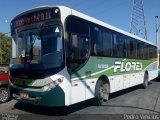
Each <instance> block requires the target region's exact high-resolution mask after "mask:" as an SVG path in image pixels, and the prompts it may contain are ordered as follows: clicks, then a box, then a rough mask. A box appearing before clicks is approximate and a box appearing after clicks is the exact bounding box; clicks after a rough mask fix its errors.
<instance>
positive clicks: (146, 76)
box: [142, 73, 148, 89]
mask: <svg viewBox="0 0 160 120" xmlns="http://www.w3.org/2000/svg"><path fill="white" fill-rule="evenodd" d="M147 86H148V74H147V73H145V74H144V81H143V84H142V88H143V89H146V88H147Z"/></svg>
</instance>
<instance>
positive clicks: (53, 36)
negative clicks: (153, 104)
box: [10, 6, 158, 107]
mask: <svg viewBox="0 0 160 120" xmlns="http://www.w3.org/2000/svg"><path fill="white" fill-rule="evenodd" d="M117 22H118V21H117ZM11 37H12V55H11V62H10V77H11V78H10V89H11V92H12V97H13V98H14V99H16V100H18V101H21V102H28V103H31V104H35V105H41V106H53V107H56V106H69V105H72V104H75V103H79V102H82V101H85V100H89V99H92V98H93V99H94V103H95V104H96V105H102V104H103V103H104V102H106V101H107V100H108V99H109V94H110V93H114V92H117V91H120V90H123V89H127V88H129V87H132V86H136V85H142V86H143V87H144V88H146V87H147V85H148V82H149V81H151V80H153V79H154V78H156V77H157V76H158V58H157V46H156V45H154V44H153V43H151V42H149V41H146V40H144V39H142V38H140V37H137V36H135V35H132V34H130V33H128V32H125V31H123V30H121V29H118V28H116V27H114V26H111V25H109V24H107V23H104V22H102V21H100V20H97V19H94V18H92V17H90V16H87V15H85V14H83V13H80V12H78V11H76V10H73V9H71V8H68V7H65V6H41V7H37V8H33V9H30V10H27V11H25V12H23V13H20V14H19V15H17V16H16V17H14V18H13V19H12V21H11Z"/></svg>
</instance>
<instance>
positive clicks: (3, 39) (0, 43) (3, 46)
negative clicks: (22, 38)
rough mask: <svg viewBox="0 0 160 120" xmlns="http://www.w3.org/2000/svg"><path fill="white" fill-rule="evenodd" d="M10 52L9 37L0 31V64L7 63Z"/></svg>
mask: <svg viewBox="0 0 160 120" xmlns="http://www.w3.org/2000/svg"><path fill="white" fill-rule="evenodd" d="M10 53H11V38H10V37H9V36H7V35H4V34H2V33H1V32H0V64H1V63H2V64H9V61H10Z"/></svg>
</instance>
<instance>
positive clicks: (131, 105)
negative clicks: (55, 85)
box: [0, 80, 160, 120]
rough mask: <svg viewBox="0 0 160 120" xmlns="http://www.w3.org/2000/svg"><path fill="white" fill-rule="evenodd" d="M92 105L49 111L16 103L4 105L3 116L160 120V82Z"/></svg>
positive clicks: (113, 95) (125, 91)
mask: <svg viewBox="0 0 160 120" xmlns="http://www.w3.org/2000/svg"><path fill="white" fill-rule="evenodd" d="M91 102H92V101H87V102H83V103H80V104H76V105H72V106H70V107H67V108H48V107H40V106H34V105H30V104H24V103H20V102H16V101H15V100H12V101H10V102H8V103H5V104H1V105H0V114H2V116H0V119H3V120H6V119H5V118H6V117H8V119H7V120H9V117H17V116H16V115H18V118H19V119H20V118H21V119H22V118H23V119H24V118H25V119H27V120H30V119H33V118H34V119H35V118H38V119H39V120H42V119H45V120H49V119H51V118H52V119H53V118H54V119H57V120H64V119H65V120H67V119H68V120H72V119H79V120H82V119H86V120H88V119H100V118H105V117H106V118H108V119H113V118H114V119H117V120H118V119H128V117H133V118H135V119H137V118H141V117H143V116H136V115H137V114H138V115H143V114H150V115H151V116H144V117H148V118H153V117H155V119H160V80H159V81H158V80H154V81H152V82H151V83H150V85H149V86H148V88H147V89H141V88H140V87H139V86H136V87H133V88H129V89H127V90H123V91H120V92H117V93H114V94H111V95H110V100H109V101H108V102H106V103H105V104H104V105H103V106H100V107H97V106H92V105H91ZM11 115H13V116H11ZM128 115H130V116H128ZM131 115H133V116H131ZM156 115H158V116H156ZM136 117H137V118H136ZM19 119H18V120H19ZM130 119H131V118H130ZM153 119H154V118H153Z"/></svg>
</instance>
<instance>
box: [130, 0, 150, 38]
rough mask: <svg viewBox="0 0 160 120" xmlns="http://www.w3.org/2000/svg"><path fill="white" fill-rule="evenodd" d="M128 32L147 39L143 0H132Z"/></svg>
mask: <svg viewBox="0 0 160 120" xmlns="http://www.w3.org/2000/svg"><path fill="white" fill-rule="evenodd" d="M130 33H132V34H134V35H137V36H139V37H142V38H144V39H146V40H148V36H147V29H146V20H145V15H144V0H133V5H132V15H131V23H130Z"/></svg>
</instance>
